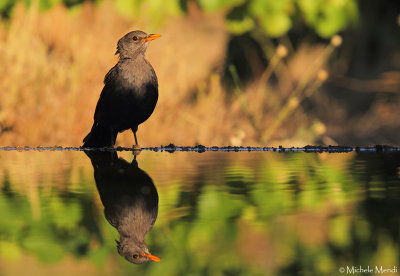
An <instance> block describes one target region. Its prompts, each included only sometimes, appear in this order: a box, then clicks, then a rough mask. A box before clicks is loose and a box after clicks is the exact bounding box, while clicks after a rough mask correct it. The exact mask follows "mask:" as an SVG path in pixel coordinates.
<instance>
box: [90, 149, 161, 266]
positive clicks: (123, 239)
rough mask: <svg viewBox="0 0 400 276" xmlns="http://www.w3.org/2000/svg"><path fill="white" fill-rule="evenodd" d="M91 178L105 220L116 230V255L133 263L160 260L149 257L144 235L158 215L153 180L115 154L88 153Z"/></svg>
mask: <svg viewBox="0 0 400 276" xmlns="http://www.w3.org/2000/svg"><path fill="white" fill-rule="evenodd" d="M86 154H87V155H88V156H89V158H90V160H91V161H92V165H93V169H94V179H95V181H96V186H97V190H98V192H99V194H100V198H101V202H102V203H103V205H104V215H105V217H106V219H107V221H108V222H109V223H110V224H111V225H112V226H114V228H115V229H117V230H118V233H119V237H120V240H119V241H117V249H118V253H119V254H120V255H121V256H123V257H124V258H125V259H127V260H128V261H130V262H132V263H136V264H141V263H144V262H147V261H149V260H152V261H156V262H158V261H160V258H159V257H157V256H154V255H152V254H150V252H149V249H148V248H147V245H146V243H145V241H144V240H145V238H146V235H147V233H148V232H149V231H150V229H151V228H152V227H153V225H154V222H155V221H156V219H157V215H158V193H157V189H156V187H155V186H154V183H153V180H152V179H151V178H150V177H149V176H148V175H147V174H146V173H145V172H144V171H142V170H141V169H139V167H138V164H137V162H136V160H133V161H132V163H129V162H127V161H126V160H124V159H122V158H121V159H118V155H117V153H116V152H102V151H100V152H99V151H88V152H86Z"/></svg>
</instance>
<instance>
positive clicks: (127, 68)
mask: <svg viewBox="0 0 400 276" xmlns="http://www.w3.org/2000/svg"><path fill="white" fill-rule="evenodd" d="M158 37H160V35H159V34H150V35H148V34H146V33H145V32H142V31H133V32H130V33H128V34H126V35H125V36H124V37H122V38H121V39H120V40H119V41H118V46H117V52H116V53H115V54H119V61H118V63H117V64H116V65H115V66H114V67H113V68H111V70H110V71H109V72H108V73H107V75H106V76H105V78H104V88H103V90H102V92H101V94H100V98H99V101H98V102H97V106H96V111H95V113H94V123H93V126H92V129H91V130H90V132H89V134H88V135H87V136H86V137H85V138H84V139H83V143H84V144H83V147H84V148H102V147H114V145H115V140H116V139H117V135H118V133H119V132H123V131H125V130H127V129H131V130H132V131H133V134H134V136H135V144H136V146H137V145H138V142H137V137H136V131H137V130H138V126H139V124H141V123H143V122H144V121H146V120H147V119H148V118H149V117H150V115H151V114H152V113H153V110H154V108H155V107H156V104H157V100H158V81H157V76H156V73H155V72H154V69H153V67H152V66H151V64H150V63H149V62H148V61H147V59H146V58H145V56H144V54H145V52H146V48H147V46H148V43H149V41H151V40H154V39H156V38H158Z"/></svg>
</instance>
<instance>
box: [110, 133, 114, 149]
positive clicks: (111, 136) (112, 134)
mask: <svg viewBox="0 0 400 276" xmlns="http://www.w3.org/2000/svg"><path fill="white" fill-rule="evenodd" d="M110 139H111V140H110V145H111V148H113V147H114V131H113V130H112V129H111V131H110Z"/></svg>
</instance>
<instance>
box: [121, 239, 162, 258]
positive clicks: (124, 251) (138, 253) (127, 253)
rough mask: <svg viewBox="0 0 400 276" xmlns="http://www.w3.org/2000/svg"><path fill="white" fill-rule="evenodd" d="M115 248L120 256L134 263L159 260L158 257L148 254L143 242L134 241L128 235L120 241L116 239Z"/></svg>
mask: <svg viewBox="0 0 400 276" xmlns="http://www.w3.org/2000/svg"><path fill="white" fill-rule="evenodd" d="M117 249H118V253H119V254H120V255H121V256H122V257H124V258H125V259H126V260H128V261H129V262H131V263H134V264H142V263H145V262H148V261H154V262H159V261H161V258H160V257H157V256H155V255H152V254H150V252H149V249H148V248H147V246H146V244H145V243H140V242H135V241H134V240H133V239H131V238H130V237H126V238H124V239H123V240H121V241H120V242H118V241H117Z"/></svg>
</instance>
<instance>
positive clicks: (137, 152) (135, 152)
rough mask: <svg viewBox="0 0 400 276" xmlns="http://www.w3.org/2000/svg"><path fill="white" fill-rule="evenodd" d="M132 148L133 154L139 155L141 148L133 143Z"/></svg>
mask: <svg viewBox="0 0 400 276" xmlns="http://www.w3.org/2000/svg"><path fill="white" fill-rule="evenodd" d="M132 150H133V151H132V152H133V154H134V155H139V154H140V153H141V152H142V148H141V147H140V146H139V145H133V146H132Z"/></svg>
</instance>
